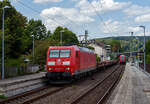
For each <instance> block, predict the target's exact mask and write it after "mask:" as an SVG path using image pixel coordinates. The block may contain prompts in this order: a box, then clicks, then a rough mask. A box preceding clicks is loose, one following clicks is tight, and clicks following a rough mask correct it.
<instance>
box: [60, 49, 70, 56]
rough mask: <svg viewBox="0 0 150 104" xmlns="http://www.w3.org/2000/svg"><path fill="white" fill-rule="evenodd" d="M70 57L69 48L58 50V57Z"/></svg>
mask: <svg viewBox="0 0 150 104" xmlns="http://www.w3.org/2000/svg"><path fill="white" fill-rule="evenodd" d="M67 57H70V49H62V50H60V58H67Z"/></svg>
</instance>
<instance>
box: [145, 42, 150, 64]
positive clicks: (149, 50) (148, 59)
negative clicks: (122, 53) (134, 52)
mask: <svg viewBox="0 0 150 104" xmlns="http://www.w3.org/2000/svg"><path fill="white" fill-rule="evenodd" d="M149 45H150V40H148V41H147V42H146V63H147V64H150V47H149Z"/></svg>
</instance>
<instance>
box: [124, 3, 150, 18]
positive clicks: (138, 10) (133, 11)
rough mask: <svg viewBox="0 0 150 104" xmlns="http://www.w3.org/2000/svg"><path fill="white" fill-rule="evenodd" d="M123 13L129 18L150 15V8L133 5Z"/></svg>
mask: <svg viewBox="0 0 150 104" xmlns="http://www.w3.org/2000/svg"><path fill="white" fill-rule="evenodd" d="M123 12H124V13H126V14H128V15H129V16H135V15H142V14H147V13H150V7H142V6H138V5H132V6H131V7H129V8H127V9H125V10H124V11H123Z"/></svg>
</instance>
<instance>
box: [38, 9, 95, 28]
mask: <svg viewBox="0 0 150 104" xmlns="http://www.w3.org/2000/svg"><path fill="white" fill-rule="evenodd" d="M40 15H41V17H43V18H45V21H46V24H47V25H49V27H50V26H51V28H56V27H57V26H58V25H60V24H59V23H62V24H64V25H67V26H68V25H70V24H72V25H80V24H84V23H90V22H93V21H94V19H93V18H91V17H89V16H86V15H83V14H81V13H80V12H79V11H78V10H77V9H75V8H60V7H52V8H49V9H44V10H43V11H42V12H41V14H40ZM47 17H50V18H53V19H55V21H57V22H59V23H54V21H52V20H50V19H49V18H47ZM53 23H54V24H53ZM52 25H53V26H52Z"/></svg>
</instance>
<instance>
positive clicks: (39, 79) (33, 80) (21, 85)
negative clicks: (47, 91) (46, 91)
mask: <svg viewBox="0 0 150 104" xmlns="http://www.w3.org/2000/svg"><path fill="white" fill-rule="evenodd" d="M45 73H46V72H40V73H36V74H31V75H24V76H19V77H15V78H9V79H4V80H0V95H4V96H7V97H9V96H13V95H16V94H20V93H23V92H26V91H30V90H32V89H35V88H38V87H41V86H43V85H44V82H45V80H44V77H45Z"/></svg>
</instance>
